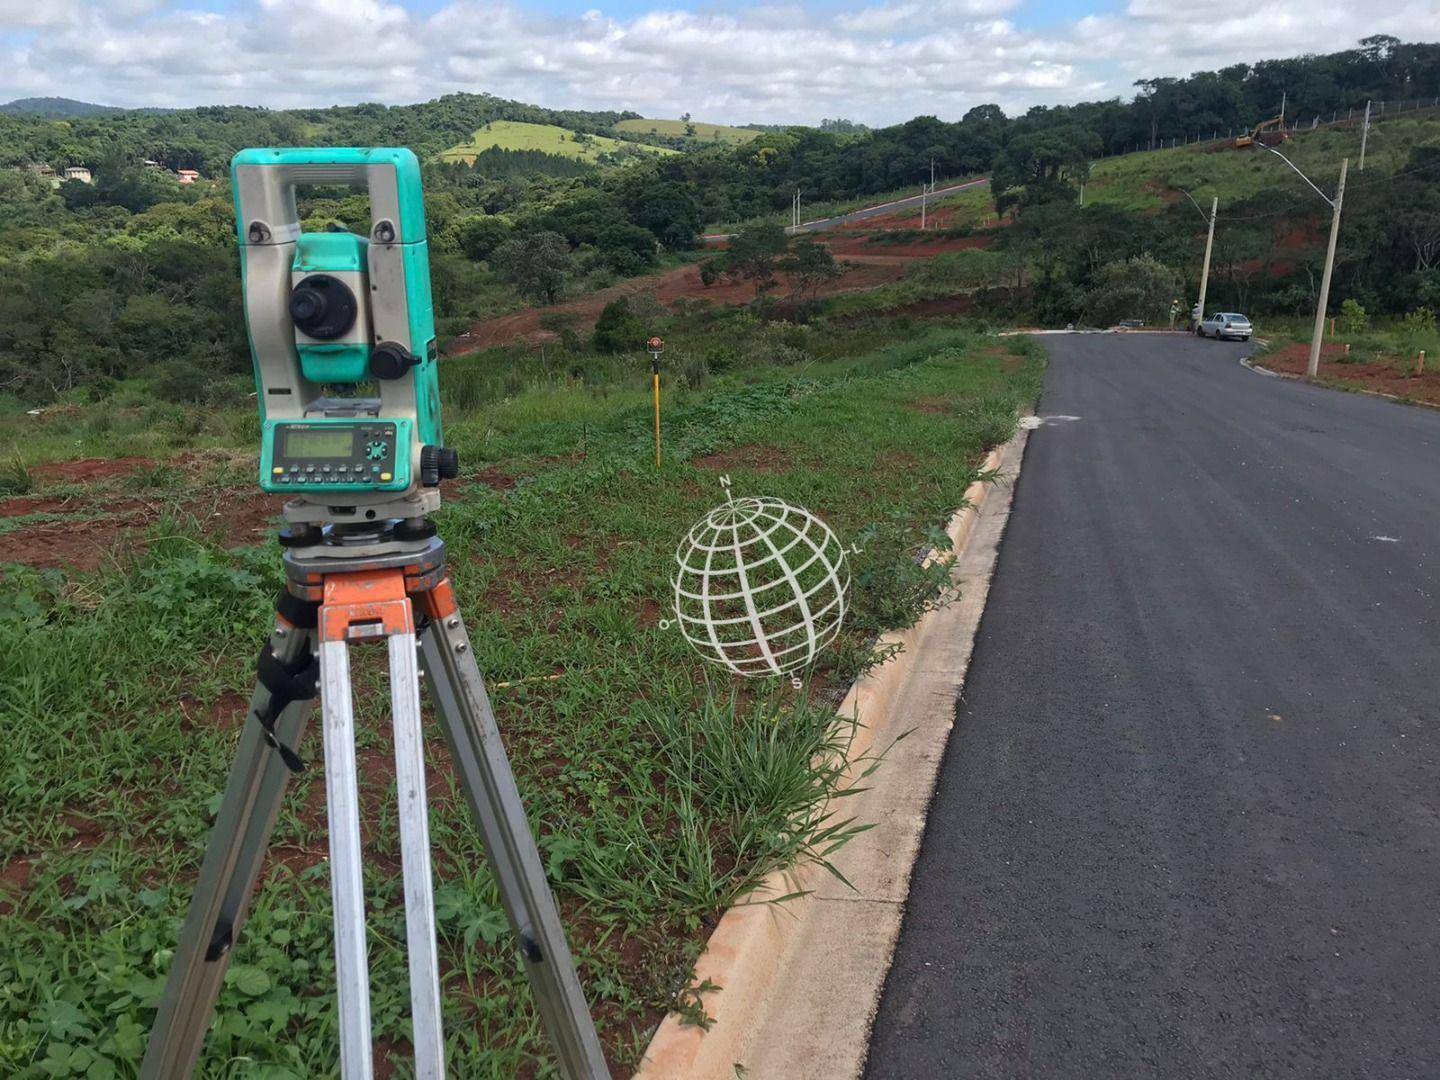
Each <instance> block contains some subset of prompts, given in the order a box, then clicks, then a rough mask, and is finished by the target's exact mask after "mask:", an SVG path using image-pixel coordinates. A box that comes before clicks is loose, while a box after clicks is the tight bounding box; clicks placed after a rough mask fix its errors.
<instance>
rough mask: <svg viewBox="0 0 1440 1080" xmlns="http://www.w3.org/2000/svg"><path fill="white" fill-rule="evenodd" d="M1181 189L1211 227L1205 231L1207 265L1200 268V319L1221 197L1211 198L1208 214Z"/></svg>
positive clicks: (1207, 288)
mask: <svg viewBox="0 0 1440 1080" xmlns="http://www.w3.org/2000/svg"><path fill="white" fill-rule="evenodd" d="M1180 191H1181V192H1182V193H1183V194H1184V195H1185V197H1186V198H1187V199H1189V200H1190V205H1191V206H1193V207H1195V211H1196V213H1198V214H1199V215H1200V216H1201V217H1203V218H1207V221H1208V223H1209V228H1208V230H1207V232H1206V233H1205V265H1204V266H1203V267H1201V269H1200V302H1199V305H1198V306H1199V308H1200V319H1204V318H1205V294H1206V293H1207V292H1209V291H1210V251H1211V249H1213V248H1214V246H1215V215H1216V213H1217V212H1218V211H1219V209H1220V197H1219V196H1218V195H1217V196H1215V197H1214V198H1212V199H1211V200H1210V213H1209V215H1206V213H1205V211H1204V210H1201V209H1200V204H1199V203H1197V202H1196V201H1195V196H1194V195H1191V194H1190V193H1189V192H1188V191H1186V190H1185V189H1184V188H1181V189H1180Z"/></svg>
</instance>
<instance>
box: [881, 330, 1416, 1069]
mask: <svg viewBox="0 0 1440 1080" xmlns="http://www.w3.org/2000/svg"><path fill="white" fill-rule="evenodd" d="M1043 340H1044V341H1045V344H1046V347H1047V348H1048V350H1049V352H1050V357H1051V366H1050V370H1049V373H1048V375H1047V381H1046V391H1045V394H1044V397H1043V399H1042V401H1041V404H1040V408H1039V410H1038V411H1039V412H1040V413H1041V414H1042V415H1045V416H1051V417H1057V416H1064V417H1070V418H1071V419H1054V420H1051V421H1049V422H1047V423H1045V424H1044V426H1042V427H1040V428H1039V429H1038V430H1036V431H1034V432H1033V433H1032V437H1031V440H1030V445H1029V449H1028V451H1027V454H1026V457H1025V462H1024V468H1023V471H1022V473H1021V476H1020V480H1019V483H1018V487H1017V490H1016V501H1015V507H1014V512H1013V515H1012V517H1011V519H1010V523H1009V526H1008V528H1007V532H1006V536H1005V540H1004V542H1003V545H1002V547H1001V552H1000V561H999V566H998V568H997V571H996V579H995V581H994V584H993V586H992V589H991V592H990V598H989V603H988V606H987V608H986V611H985V616H984V620H983V622H982V624H981V627H980V632H979V636H978V639H977V641H976V647H975V653H974V657H973V660H972V664H971V668H970V672H969V676H968V679H967V682H966V688H965V695H964V698H963V701H962V703H961V704H960V706H959V707H958V708H957V714H956V726H955V729H954V731H953V732H952V734H951V738H950V741H949V745H948V747H947V750H946V755H945V759H944V761H943V763H942V767H941V773H940V779H939V783H938V787H937V790H936V794H935V799H934V803H933V805H932V808H931V813H930V816H929V820H928V825H927V830H926V834H925V839H924V843H923V846H922V849H921V853H920V858H919V863H918V864H917V866H916V868H915V874H914V878H913V881H912V887H911V894H910V899H909V903H908V906H907V909H906V915H905V920H904V925H903V929H902V932H901V938H900V944H899V948H898V951H897V952H896V955H895V959H894V964H893V967H892V968H891V971H890V974H889V977H888V980H887V982H886V986H885V991H884V995H883V998H882V1001H881V1004H880V1010H879V1015H878V1018H877V1020H876V1023H875V1028H874V1032H873V1035H872V1039H871V1052H870V1059H869V1064H868V1067H867V1070H866V1075H867V1076H868V1077H872V1078H880V1077H924V1078H930V1077H945V1078H949V1077H1030V1076H1033V1077H1085V1078H1089V1077H1127V1078H1128V1077H1247V1078H1249V1077H1326V1078H1328V1077H1336V1078H1342V1077H1343V1078H1350V1077H1407V1078H1409V1077H1415V1078H1419V1077H1435V1076H1440V862H1437V847H1440V725H1437V724H1436V722H1435V721H1436V719H1437V689H1440V624H1437V622H1436V617H1435V613H1436V597H1437V595H1440V520H1437V507H1440V453H1437V447H1440V412H1432V411H1429V410H1424V409H1419V408H1412V407H1407V406H1403V405H1397V404H1393V403H1390V402H1386V401H1382V400H1379V399H1375V398H1369V397H1363V396H1360V395H1354V394H1344V393H1339V392H1335V391H1330V390H1323V389H1319V388H1315V387H1310V386H1306V385H1303V384H1300V383H1297V382H1293V381H1290V380H1282V379H1278V378H1267V377H1264V376H1262V375H1258V374H1255V373H1253V372H1251V371H1248V370H1246V369H1244V368H1242V367H1241V366H1240V365H1239V364H1238V363H1237V362H1236V361H1237V358H1238V357H1240V356H1242V355H1244V354H1246V353H1247V352H1248V351H1249V349H1248V348H1247V347H1246V346H1242V345H1236V344H1222V343H1219V342H1215V341H1198V340H1195V339H1193V338H1188V337H1179V336H1170V335H1163V336H1162V335H1145V334H1136V335H1130V336H1125V335H1109V334H1107V335H1087V336H1081V335H1068V336H1058V337H1049V338H1046V339H1043Z"/></svg>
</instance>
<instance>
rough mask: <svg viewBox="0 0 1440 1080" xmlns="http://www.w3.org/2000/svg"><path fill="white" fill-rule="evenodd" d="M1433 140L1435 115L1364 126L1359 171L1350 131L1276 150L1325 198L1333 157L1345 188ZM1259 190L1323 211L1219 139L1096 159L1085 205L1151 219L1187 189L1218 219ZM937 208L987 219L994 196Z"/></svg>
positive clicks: (1276, 166)
mask: <svg viewBox="0 0 1440 1080" xmlns="http://www.w3.org/2000/svg"><path fill="white" fill-rule="evenodd" d="M1435 140H1440V111H1435V110H1427V111H1423V112H1419V113H1415V114H1412V115H1406V116H1398V117H1395V118H1393V119H1386V120H1382V121H1377V122H1375V123H1373V124H1371V126H1370V137H1369V139H1368V141H1367V142H1366V146H1365V171H1364V172H1363V173H1362V172H1360V170H1359V165H1360V129H1359V126H1358V125H1356V126H1353V127H1350V126H1344V125H1337V126H1334V127H1319V128H1316V129H1314V130H1309V129H1297V130H1294V131H1292V132H1291V137H1290V138H1289V139H1288V140H1286V141H1285V142H1284V143H1283V144H1281V145H1280V146H1279V147H1277V149H1279V150H1280V152H1281V153H1283V154H1284V155H1285V156H1286V157H1288V158H1289V159H1290V160H1291V161H1293V162H1294V163H1295V164H1296V166H1297V167H1298V168H1299V169H1300V170H1301V171H1302V172H1304V173H1305V175H1306V176H1308V177H1310V179H1311V180H1313V181H1314V182H1315V183H1317V184H1319V185H1320V187H1321V188H1322V189H1324V190H1325V191H1326V192H1327V193H1333V192H1334V190H1335V181H1336V179H1337V178H1338V176H1339V174H1340V159H1341V158H1344V157H1349V158H1350V176H1349V183H1350V184H1351V185H1352V186H1353V185H1355V184H1357V183H1362V182H1365V181H1370V180H1374V178H1375V177H1377V176H1384V175H1387V174H1389V173H1392V172H1394V171H1395V170H1397V169H1399V168H1400V167H1401V166H1402V165H1403V163H1404V162H1405V161H1406V160H1407V159H1408V158H1409V156H1410V151H1411V149H1412V148H1414V147H1415V146H1418V145H1420V144H1421V143H1428V142H1433V141H1435ZM1266 189H1279V190H1281V191H1283V192H1285V197H1286V200H1287V201H1286V203H1285V206H1286V207H1288V206H1290V205H1291V202H1293V203H1294V208H1295V210H1296V212H1298V213H1309V212H1311V211H1317V208H1323V204H1322V203H1321V202H1320V200H1319V198H1318V197H1317V196H1316V195H1315V193H1314V192H1312V191H1311V190H1310V189H1309V188H1308V187H1307V186H1306V185H1305V181H1303V180H1301V179H1300V178H1299V177H1298V176H1296V175H1295V174H1294V173H1293V172H1291V171H1290V169H1288V168H1287V167H1286V165H1285V163H1284V162H1283V161H1281V160H1280V159H1279V158H1277V157H1276V156H1275V155H1274V154H1269V153H1266V152H1265V151H1264V150H1261V149H1259V148H1258V147H1256V148H1251V149H1246V150H1233V149H1229V148H1228V147H1226V146H1225V145H1224V142H1223V141H1222V142H1221V143H1199V144H1195V145H1191V146H1181V147H1176V148H1175V149H1173V150H1155V151H1142V152H1140V153H1136V154H1125V155H1123V156H1121V157H1112V158H1102V159H1101V160H1099V161H1097V162H1095V163H1094V165H1092V166H1091V169H1090V179H1089V180H1088V181H1087V182H1086V184H1085V205H1086V206H1113V207H1116V208H1117V209H1121V210H1132V211H1136V212H1139V213H1158V212H1160V211H1161V210H1164V209H1165V208H1166V207H1167V206H1169V205H1171V204H1174V203H1177V202H1183V201H1184V200H1185V194H1184V193H1185V192H1187V191H1188V192H1189V193H1190V195H1191V197H1192V198H1194V199H1195V200H1196V202H1198V203H1200V204H1201V206H1202V207H1203V208H1204V210H1205V211H1207V212H1208V211H1209V209H1210V205H1209V200H1210V199H1211V198H1214V197H1219V199H1220V213H1221V215H1222V216H1223V215H1224V214H1225V212H1226V209H1225V208H1226V206H1227V205H1233V204H1235V203H1238V202H1241V201H1242V200H1245V199H1250V198H1253V197H1254V196H1256V195H1257V194H1258V193H1259V192H1261V191H1263V190H1266ZM938 205H943V206H947V207H951V208H953V210H954V217H953V219H952V224H955V225H976V226H978V225H982V224H986V223H993V222H994V221H995V202H994V196H993V194H992V192H991V191H990V189H989V188H988V187H987V188H972V189H970V190H969V191H965V192H963V193H961V194H960V195H958V196H956V197H955V198H953V199H947V200H944V201H943V203H937V206H938ZM1276 209H1277V210H1280V209H1282V207H1280V206H1277V207H1276ZM1317 212H1318V211H1317Z"/></svg>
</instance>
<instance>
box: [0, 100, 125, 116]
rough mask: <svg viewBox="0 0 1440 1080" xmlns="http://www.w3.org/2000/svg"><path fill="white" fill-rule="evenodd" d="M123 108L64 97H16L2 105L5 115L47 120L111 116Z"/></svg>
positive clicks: (0, 108) (1, 112)
mask: <svg viewBox="0 0 1440 1080" xmlns="http://www.w3.org/2000/svg"><path fill="white" fill-rule="evenodd" d="M121 111H122V110H120V109H117V108H115V107H114V106H113V105H95V104H93V103H91V102H89V101H76V100H75V99H74V98H63V97H30V98H16V99H15V100H14V101H7V102H6V103H5V104H4V105H0V114H3V115H5V116H37V117H43V118H45V119H47V120H68V119H71V118H72V117H78V116H109V115H112V114H114V113H118V112H121Z"/></svg>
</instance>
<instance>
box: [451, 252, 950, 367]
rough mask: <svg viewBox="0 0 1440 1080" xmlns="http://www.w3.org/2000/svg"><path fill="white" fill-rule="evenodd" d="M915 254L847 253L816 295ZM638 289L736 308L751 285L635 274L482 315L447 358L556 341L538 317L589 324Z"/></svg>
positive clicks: (682, 273)
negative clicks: (547, 303) (568, 296)
mask: <svg viewBox="0 0 1440 1080" xmlns="http://www.w3.org/2000/svg"><path fill="white" fill-rule="evenodd" d="M938 253H939V251H938V250H927V252H926V254H925V256H921V257H929V256H933V255H935V254H938ZM916 257H917V256H916V255H913V254H908V255H907V254H905V253H904V249H903V248H901V249H900V250H899V251H898V252H888V253H886V254H884V255H878V254H864V255H858V254H857V255H847V256H846V257H845V262H847V263H850V264H853V265H850V266H848V267H847V268H846V271H845V273H844V275H843V276H841V277H839V278H837V279H836V280H834V281H832V282H830V283H828V284H827V285H825V286H823V287H822V288H821V289H820V291H819V295H821V296H833V295H835V294H837V293H844V292H857V291H861V290H865V289H873V288H875V287H876V286H879V285H884V284H886V283H888V282H891V281H898V280H899V279H900V278H901V277H902V276H904V272H905V267H906V266H908V265H910V264H911V263H913V262H914V261H915V259H916ZM777 280H778V281H779V283H780V284H779V288H777V289H775V290H773V294H774V295H777V296H780V297H784V296H787V295H789V293H790V285H789V282H788V281H787V280H786V279H785V276H784V275H783V274H781V275H778V278H777ZM643 293H650V294H652V295H653V296H654V297H655V299H656V300H658V301H659V302H660V303H661V304H663V305H664V306H666V307H670V306H671V305H673V304H674V303H675V301H677V300H680V299H682V298H683V299H686V300H708V301H709V302H710V303H712V304H726V305H737V306H738V305H740V304H748V303H749V302H750V301H751V300H753V299H754V298H755V287H754V286H753V285H751V284H750V283H749V282H745V281H725V280H721V281H717V282H716V283H715V284H714V285H706V284H704V283H703V282H702V281H701V280H700V268H699V267H698V266H694V265H691V266H679V267H676V268H675V269H673V270H667V271H666V272H665V273H663V274H651V275H650V276H648V277H642V278H634V279H632V280H630V281H626V282H624V283H622V284H620V285H612V286H611V287H610V288H608V289H601V290H599V291H598V292H594V293H591V294H590V295H589V296H586V297H582V298H581V299H579V300H572V301H570V302H568V303H564V304H556V305H554V306H553V307H547V308H526V309H525V310H524V311H516V312H513V313H511V314H509V315H501V316H499V317H498V318H494V319H486V320H485V321H483V322H478V323H476V324H475V325H474V326H472V327H471V328H470V329H469V330H468V331H466V332H465V333H464V334H461V335H460V336H459V337H457V338H456V339H455V340H454V341H452V342H450V344H449V345H448V346H447V348H446V353H447V354H448V355H450V356H464V355H465V354H466V353H472V352H477V351H479V350H480V349H493V348H495V347H496V346H499V345H508V344H511V343H512V342H517V341H519V342H525V343H528V344H532V345H540V344H544V343H547V342H551V341H556V340H558V335H557V334H555V333H554V332H553V331H550V330H546V329H545V328H544V327H542V326H541V325H540V320H541V319H542V318H544V317H546V316H552V317H553V316H560V317H562V318H568V319H570V320H572V321H573V322H574V323H575V324H576V325H577V327H579V326H584V325H593V324H594V322H595V320H596V319H597V318H599V317H600V312H601V311H602V310H603V309H604V307H605V305H606V304H608V303H610V301H612V300H616V299H618V298H620V297H622V296H636V295H639V294H643Z"/></svg>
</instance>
